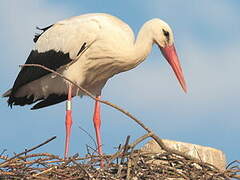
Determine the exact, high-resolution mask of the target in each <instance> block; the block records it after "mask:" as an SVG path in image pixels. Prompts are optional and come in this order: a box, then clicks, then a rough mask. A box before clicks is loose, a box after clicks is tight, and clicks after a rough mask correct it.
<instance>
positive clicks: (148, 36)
mask: <svg viewBox="0 0 240 180" xmlns="http://www.w3.org/2000/svg"><path fill="white" fill-rule="evenodd" d="M150 27H151V22H150V21H148V22H146V23H145V24H144V25H143V26H142V28H141V29H140V31H139V33H138V36H137V38H136V41H135V44H134V51H133V52H134V55H133V57H134V59H133V60H132V63H133V64H135V66H137V65H138V64H140V63H141V62H143V61H144V60H145V59H146V58H147V56H148V54H149V53H150V52H151V50H152V45H153V42H154V41H153V34H152V31H151V28H150Z"/></svg>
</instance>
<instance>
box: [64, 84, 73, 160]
mask: <svg viewBox="0 0 240 180" xmlns="http://www.w3.org/2000/svg"><path fill="white" fill-rule="evenodd" d="M65 126H66V139H65V152H64V158H67V157H68V150H69V142H70V135H71V128H72V85H69V87H68V99H67V101H66V121H65Z"/></svg>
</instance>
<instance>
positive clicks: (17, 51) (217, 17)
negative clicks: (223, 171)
mask: <svg viewBox="0 0 240 180" xmlns="http://www.w3.org/2000/svg"><path fill="white" fill-rule="evenodd" d="M239 10H240V2H239V1H237V0H229V1H223V0H212V1H207V0H202V1H198V2H196V1H192V0H185V1H184V3H182V1H162V0H152V1H139V0H131V1H125V2H123V1H106V0H103V1H96V0H93V1H88V2H87V1H81V2H80V1H70V0H69V1H59V0H58V1H57V0H54V1H46V0H41V1H40V0H35V1H32V0H25V1H17V0H2V1H1V2H0V24H1V34H0V39H1V41H0V53H1V72H0V73H1V76H0V83H1V86H0V93H1V94H2V93H4V92H5V90H7V89H9V88H10V87H11V86H12V84H13V81H14V80H15V78H16V75H17V73H18V72H19V70H20V69H19V67H18V65H19V64H23V63H24V62H25V60H26V58H27V56H28V54H29V52H30V51H31V49H32V48H33V46H34V44H33V41H32V38H33V36H34V33H35V32H37V31H36V29H35V27H36V26H39V27H44V26H47V25H50V24H52V23H54V22H56V21H58V20H62V19H65V18H67V17H71V16H75V15H80V14H84V13H90V12H105V13H110V14H113V15H115V16H118V17H120V18H121V19H122V20H124V21H125V22H126V23H128V24H129V25H130V26H131V27H132V29H133V31H134V32H135V33H136V34H137V32H138V30H139V28H140V27H141V25H142V24H143V23H144V22H145V21H147V20H149V19H151V18H156V17H157V18H161V19H163V20H165V21H166V22H168V23H169V24H170V26H171V27H172V29H173V31H174V35H175V45H176V48H177V51H178V54H179V57H180V59H181V63H182V67H183V69H184V74H185V78H186V81H187V84H188V88H189V92H188V94H184V93H183V91H182V90H181V88H180V86H179V84H178V82H177V80H176V78H175V77H174V74H173V72H172V70H171V69H170V67H169V65H168V64H167V62H166V61H165V60H164V58H163V56H162V55H161V53H160V52H159V50H158V48H156V47H155V46H154V47H153V50H152V53H151V54H150V55H149V57H148V59H147V60H146V61H145V62H144V63H142V64H141V65H140V66H138V67H137V68H136V69H134V70H131V71H129V72H125V73H121V74H119V75H117V76H115V77H113V78H112V79H111V80H109V81H108V83H107V85H106V86H105V88H104V90H103V99H106V100H109V101H111V102H112V103H115V104H117V105H119V106H121V107H124V108H125V109H127V110H128V111H129V112H131V113H132V114H134V115H135V116H136V117H138V118H139V119H140V120H141V121H143V122H144V123H145V124H146V125H147V126H149V127H150V128H151V129H153V130H154V131H155V132H156V133H157V134H159V135H160V136H161V137H162V138H166V139H172V140H178V141H184V142H190V143H194V144H200V145H205V146H211V147H214V148H218V149H221V150H223V151H224V152H225V153H226V155H227V157H228V160H229V161H232V160H236V159H240V143H239V139H240V133H239V127H240V120H239V119H240V95H239V92H240V81H239V77H240V71H239V67H240V60H239V55H238V53H239V51H240V45H239V42H240V36H239V29H240V21H239V19H240V14H239ZM93 104H94V102H93V101H92V100H90V99H89V98H88V97H84V98H82V99H80V98H74V102H73V108H74V113H73V118H74V124H73V133H72V138H71V147H70V148H71V149H70V153H71V154H74V153H76V152H80V153H81V154H83V153H84V152H85V150H86V148H85V145H86V144H88V145H90V146H94V145H93V143H92V141H91V139H90V138H89V137H88V136H87V135H86V134H85V133H84V132H82V131H81V130H80V129H79V128H78V126H81V127H82V128H84V129H86V130H87V131H88V132H89V133H90V134H92V136H93V137H94V129H93V125H92V111H93ZM0 107H1V108H0V113H1V126H0V152H1V150H3V149H7V152H8V153H9V154H11V153H13V152H20V151H23V150H24V149H25V148H30V147H32V146H34V145H36V144H38V143H40V142H42V141H44V140H46V139H47V138H50V137H51V136H54V135H56V136H57V139H56V140H55V141H53V142H51V143H50V144H48V145H47V146H45V147H42V148H41V149H39V150H38V151H41V152H44V151H46V152H50V153H55V154H59V155H62V154H63V147H64V137H65V127H64V117H65V115H64V114H65V112H64V110H65V104H64V103H61V104H58V105H55V106H52V107H49V108H45V109H41V110H38V111H31V110H29V109H30V106H26V107H14V108H13V109H10V108H9V107H7V103H6V99H1V100H0ZM102 121H103V122H102V135H103V144H104V146H103V149H104V151H105V152H106V153H111V152H113V151H114V147H116V146H118V144H119V143H123V142H124V140H125V138H126V136H127V135H131V138H132V140H133V139H136V138H137V137H139V136H140V135H143V133H144V131H143V130H142V129H141V128H140V127H139V126H138V125H136V124H135V122H133V121H132V120H130V119H129V118H128V117H126V116H124V115H122V114H121V113H120V112H117V111H116V110H114V109H112V108H110V107H107V106H105V105H103V106H102Z"/></svg>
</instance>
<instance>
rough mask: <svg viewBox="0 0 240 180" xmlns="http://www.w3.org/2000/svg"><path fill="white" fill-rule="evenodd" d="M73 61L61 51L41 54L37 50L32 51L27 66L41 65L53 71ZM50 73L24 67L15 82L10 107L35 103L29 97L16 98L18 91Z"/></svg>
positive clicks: (9, 102) (10, 97) (9, 101)
mask: <svg viewBox="0 0 240 180" xmlns="http://www.w3.org/2000/svg"><path fill="white" fill-rule="evenodd" d="M71 61H72V60H71V59H70V57H69V53H67V54H64V53H63V52H61V51H59V52H56V51H54V50H50V51H47V52H43V53H39V52H38V51H37V50H32V52H31V53H30V55H29V57H28V58H27V61H26V63H25V64H40V65H43V66H45V67H48V68H50V69H52V70H57V69H58V68H59V67H61V66H63V65H66V64H68V63H70V62H71ZM49 73H51V72H49V71H47V70H44V69H42V68H40V67H23V68H22V69H21V71H20V72H19V74H18V76H17V78H16V80H15V82H14V85H13V88H12V91H11V94H10V96H9V99H8V104H9V106H11V107H12V105H13V104H14V105H24V104H31V103H33V98H32V101H31V100H30V98H27V97H26V98H23V97H20V98H18V97H15V94H16V92H17V90H18V89H19V88H20V87H22V86H23V85H25V84H27V83H29V82H31V81H34V80H37V79H39V78H41V77H43V76H45V75H47V74H49ZM20 99H21V100H20ZM24 99H25V101H24Z"/></svg>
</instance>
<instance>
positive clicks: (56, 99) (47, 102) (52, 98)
mask: <svg viewBox="0 0 240 180" xmlns="http://www.w3.org/2000/svg"><path fill="white" fill-rule="evenodd" d="M65 100H67V95H65V94H64V95H58V94H51V95H49V96H48V97H47V98H46V99H44V100H42V101H40V102H39V103H37V104H35V105H34V106H33V107H32V108H31V110H35V109H40V108H44V107H47V106H51V105H54V104H57V103H60V102H62V101H65Z"/></svg>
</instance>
